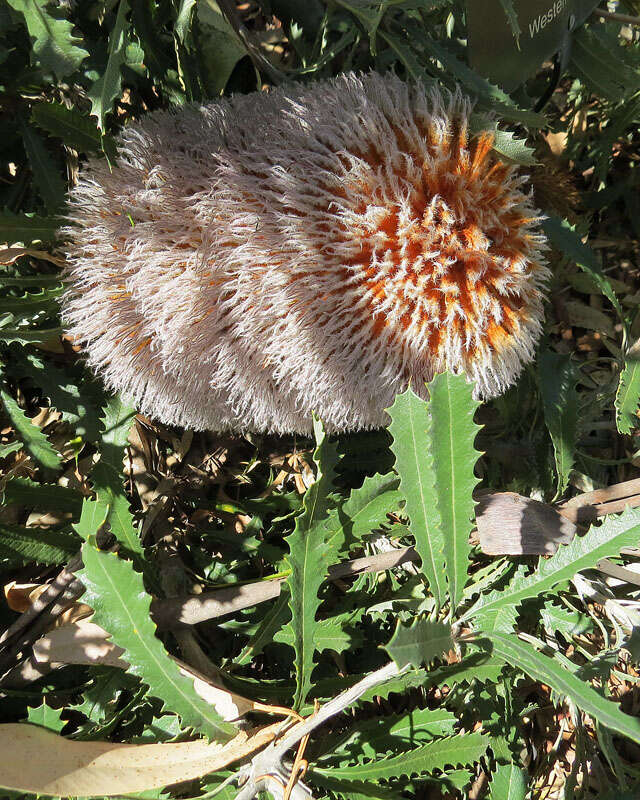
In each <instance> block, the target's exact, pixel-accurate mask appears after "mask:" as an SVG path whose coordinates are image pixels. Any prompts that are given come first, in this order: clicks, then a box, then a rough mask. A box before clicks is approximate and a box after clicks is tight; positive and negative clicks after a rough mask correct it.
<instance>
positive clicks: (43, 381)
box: [0, 331, 101, 442]
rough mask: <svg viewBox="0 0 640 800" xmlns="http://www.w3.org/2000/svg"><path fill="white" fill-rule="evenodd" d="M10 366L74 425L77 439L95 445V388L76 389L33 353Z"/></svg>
mask: <svg viewBox="0 0 640 800" xmlns="http://www.w3.org/2000/svg"><path fill="white" fill-rule="evenodd" d="M0 334H1V331H0ZM11 366H12V374H13V375H14V376H17V377H20V378H28V379H29V381H31V382H32V383H33V384H34V386H37V387H38V388H39V389H40V390H41V391H42V393H43V395H45V396H46V397H48V398H49V400H50V401H51V405H52V406H54V408H56V409H57V410H58V411H60V412H61V414H62V419H63V420H65V422H69V423H71V425H73V427H74V429H75V432H76V434H77V435H78V436H82V437H83V438H86V439H89V440H90V441H92V442H95V441H97V439H98V437H99V431H100V422H99V410H98V409H99V403H100V402H101V397H100V395H101V392H100V391H99V390H98V388H97V387H95V386H94V385H93V384H92V383H89V382H86V381H85V382H83V383H82V384H80V385H78V380H77V379H75V378H73V377H72V376H71V375H68V374H67V373H66V372H65V371H64V370H62V369H58V368H57V367H55V366H53V364H52V363H51V362H50V361H43V360H42V359H41V358H40V357H39V356H37V355H35V353H20V354H19V355H16V356H15V357H14V358H13V359H12V365H11Z"/></svg>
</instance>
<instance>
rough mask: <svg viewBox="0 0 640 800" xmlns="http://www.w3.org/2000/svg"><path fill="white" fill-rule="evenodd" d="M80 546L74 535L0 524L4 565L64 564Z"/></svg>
mask: <svg viewBox="0 0 640 800" xmlns="http://www.w3.org/2000/svg"><path fill="white" fill-rule="evenodd" d="M79 545H80V542H79V540H78V538H77V537H76V536H74V534H73V533H71V532H64V531H53V530H49V529H48V528H25V527H24V526H22V525H4V524H0V562H4V564H5V565H10V566H22V565H23V564H31V563H36V564H51V565H55V564H64V563H65V562H66V561H68V560H69V559H70V558H71V556H73V555H75V554H76V553H77V552H78V548H79Z"/></svg>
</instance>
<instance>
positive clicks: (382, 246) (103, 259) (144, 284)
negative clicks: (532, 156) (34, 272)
mask: <svg viewBox="0 0 640 800" xmlns="http://www.w3.org/2000/svg"><path fill="white" fill-rule="evenodd" d="M470 110H471V109H470V102H469V101H468V100H466V99H464V98H463V97H462V96H461V95H460V94H454V95H449V94H446V95H445V94H441V93H439V92H438V91H435V90H427V89H425V88H424V87H422V86H419V85H408V84H406V83H403V82H402V81H401V80H399V79H398V78H397V77H395V76H393V75H387V76H384V77H382V76H380V75H377V74H370V75H367V76H364V77H358V76H355V75H346V76H342V77H339V78H336V79H333V80H330V81H326V82H322V83H316V84H314V85H312V86H310V87H294V88H287V89H282V90H281V89H277V90H274V91H272V92H270V93H269V94H260V93H256V94H252V95H248V96H240V97H234V98H233V99H231V100H221V101H220V102H216V103H214V104H212V105H209V106H205V107H202V108H196V107H187V108H183V109H180V110H178V111H175V112H159V113H155V114H152V115H150V116H149V117H147V118H146V119H145V120H144V121H143V122H142V123H141V124H139V125H135V126H131V127H130V128H128V129H126V130H125V131H124V133H123V134H122V135H121V137H120V141H119V147H120V159H119V161H118V165H117V167H115V168H114V169H113V171H111V170H110V168H109V166H108V165H107V164H106V163H105V162H94V163H91V164H90V165H89V166H88V167H87V168H86V169H85V170H84V172H83V174H82V175H81V178H80V182H79V184H78V186H77V187H76V188H75V189H74V190H73V192H72V195H71V205H70V208H71V210H70V220H71V223H72V224H71V225H70V226H69V227H68V228H67V229H66V230H65V233H66V235H67V236H68V238H69V239H70V242H69V267H68V271H67V278H68V282H69V288H68V291H67V293H66V297H65V300H64V307H63V319H64V321H65V324H66V326H67V329H68V331H69V333H70V334H71V335H72V336H73V337H74V339H76V340H77V341H78V342H79V343H80V344H81V345H83V346H84V348H85V349H86V352H87V355H88V361H89V364H90V365H91V366H92V367H93V368H94V369H95V370H96V371H97V372H98V373H99V374H101V375H102V376H103V378H104V380H105V382H106V383H107V385H108V386H109V387H110V388H112V389H115V390H118V391H122V392H124V393H125V394H126V395H128V396H129V397H132V398H133V399H135V401H136V402H137V403H138V406H139V408H140V410H141V411H143V412H144V413H146V414H148V415H150V416H154V417H156V418H158V419H160V420H162V421H163V422H166V423H173V424H180V425H185V426H189V427H192V428H200V429H207V428H208V429H213V430H223V429H235V430H261V431H270V432H294V431H297V432H308V431H309V430H310V429H311V412H312V411H315V412H316V413H317V414H318V415H319V416H320V417H321V418H322V419H323V420H324V422H325V424H326V425H327V427H328V429H329V430H333V431H340V430H352V429H357V428H366V427H375V426H379V425H383V424H385V422H386V420H387V418H386V414H385V412H384V409H385V407H387V406H389V405H390V404H391V403H392V402H393V398H394V396H395V394H396V393H397V392H399V391H402V390H403V389H404V388H405V387H406V385H407V383H408V382H409V381H411V382H412V386H413V388H414V389H415V390H416V391H419V392H420V391H422V392H424V381H425V380H430V379H431V378H432V376H433V375H434V373H436V372H439V371H443V370H445V369H449V370H452V371H455V372H463V373H465V374H466V375H467V376H468V377H469V378H471V379H473V380H475V381H476V382H477V387H478V389H477V391H478V393H479V395H481V396H483V397H490V396H493V395H496V394H498V393H500V392H502V391H503V390H504V389H505V388H506V387H507V386H509V384H511V383H512V382H513V381H514V379H515V378H516V377H517V375H518V373H519V372H520V369H521V367H522V365H523V363H525V362H527V361H529V360H531V358H532V356H533V351H534V347H535V342H536V339H537V337H538V334H539V331H540V326H541V320H542V304H543V288H544V283H545V281H546V279H547V277H548V270H547V268H546V266H545V263H544V258H543V250H544V249H545V242H544V239H543V237H542V235H541V233H540V230H539V227H538V223H539V221H540V216H539V213H538V212H537V211H536V210H535V209H534V208H533V206H532V201H531V199H530V193H527V192H525V191H524V190H523V185H524V184H525V182H526V177H523V176H521V175H519V174H518V171H517V169H516V167H514V166H512V165H507V164H504V163H502V162H500V161H499V160H498V158H497V157H496V155H495V154H494V152H493V151H492V141H493V140H492V135H491V134H490V133H489V132H485V133H483V134H481V135H478V136H475V137H471V136H470V134H469V115H470Z"/></svg>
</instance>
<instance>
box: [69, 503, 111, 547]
mask: <svg viewBox="0 0 640 800" xmlns="http://www.w3.org/2000/svg"><path fill="white" fill-rule="evenodd" d="M108 513H109V506H108V505H106V503H101V502H100V501H99V500H87V499H85V500H84V502H83V503H82V511H81V512H80V521H79V522H78V523H76V524H75V525H73V529H74V530H75V531H76V533H77V534H78V536H80V537H81V538H82V539H84V540H85V541H87V540H88V538H89V537H90V536H95V535H96V533H97V532H98V530H99V528H101V527H102V525H104V523H105V522H106V520H107V514H108Z"/></svg>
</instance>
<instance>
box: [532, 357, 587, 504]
mask: <svg viewBox="0 0 640 800" xmlns="http://www.w3.org/2000/svg"><path fill="white" fill-rule="evenodd" d="M538 374H539V376H540V391H541V394H542V404H543V408H544V420H545V423H546V425H547V428H548V429H549V435H550V436H551V441H552V442H553V451H554V453H555V460H556V470H557V472H558V489H557V495H558V496H560V495H562V494H564V492H565V491H566V489H567V486H568V485H569V475H570V474H571V470H572V469H573V462H574V456H575V450H576V442H577V438H578V392H577V391H576V381H577V375H576V371H575V367H574V365H573V362H572V361H571V356H570V355H565V354H564V353H554V352H551V351H550V350H545V351H543V352H542V353H540V355H539V356H538Z"/></svg>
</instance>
